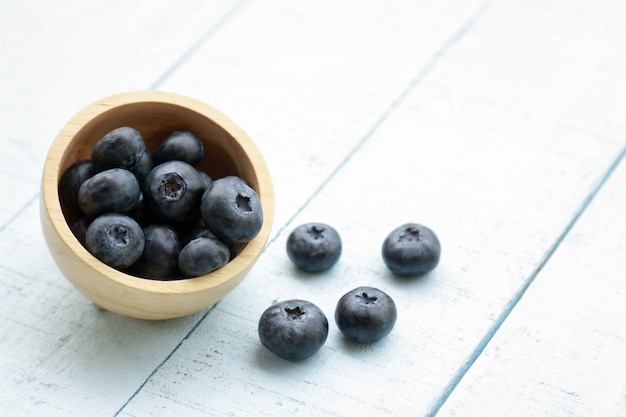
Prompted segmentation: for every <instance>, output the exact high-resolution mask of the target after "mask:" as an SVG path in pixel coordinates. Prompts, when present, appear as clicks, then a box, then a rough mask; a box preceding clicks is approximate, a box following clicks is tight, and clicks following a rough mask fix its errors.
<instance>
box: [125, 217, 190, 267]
mask: <svg viewBox="0 0 626 417" xmlns="http://www.w3.org/2000/svg"><path fill="white" fill-rule="evenodd" d="M143 235H144V242H145V243H144V248H143V253H142V254H141V256H140V257H139V259H138V260H137V261H136V262H135V263H133V265H132V266H131V267H130V269H129V271H128V272H129V273H131V274H133V275H137V276H140V277H143V278H150V279H158V280H170V279H174V278H177V276H178V254H179V252H180V247H179V239H178V234H177V232H176V230H174V229H173V228H172V227H170V226H167V225H162V224H151V225H148V226H146V227H144V228H143Z"/></svg>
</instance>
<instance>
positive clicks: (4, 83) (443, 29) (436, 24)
mask: <svg viewBox="0 0 626 417" xmlns="http://www.w3.org/2000/svg"><path fill="white" fill-rule="evenodd" d="M0 10H1V13H0V23H1V24H0V57H1V58H0V71H1V73H2V75H3V77H0V92H1V93H2V94H0V109H1V110H2V114H3V116H2V118H1V123H2V129H3V133H5V135H4V138H6V140H5V139H2V142H0V146H1V147H2V149H1V150H2V152H0V161H1V162H2V163H0V179H2V181H3V182H2V183H3V184H4V187H6V188H3V190H4V191H5V195H11V196H12V197H11V198H6V199H5V200H4V203H3V204H2V205H0V295H1V296H2V300H3V302H2V303H0V373H1V374H2V375H3V376H5V378H2V380H1V381H0V388H2V389H1V390H0V414H2V415H32V416H38V415H42V416H44V415H45V416H48V415H70V416H73V415H76V416H81V417H82V416H84V415H85V413H86V412H87V413H88V414H93V415H111V416H122V415H124V416H135V417H137V416H148V415H149V416H159V415H163V416H170V415H176V414H180V415H185V416H187V415H189V416H200V415H216V416H221V415H225V416H230V415H235V416H237V415H239V416H241V415H243V416H246V415H254V416H258V415H272V416H275V415H284V414H306V415H312V416H335V415H341V416H352V415H383V416H385V415H387V416H391V415H399V416H404V415H411V416H413V415H417V416H428V417H432V416H434V415H437V414H439V415H486V414H487V415H492V414H494V415H495V414H498V412H500V414H502V415H507V414H508V415H546V414H547V415H550V416H569V415H595V414H597V413H599V415H621V414H623V411H624V410H623V404H624V402H623V384H622V383H620V382H619V377H618V373H619V372H620V371H623V369H622V367H621V365H620V363H621V362H620V358H619V352H621V351H622V350H623V349H624V340H623V334H622V333H621V331H622V330H621V327H620V326H619V317H620V316H619V315H620V314H623V311H622V310H623V309H622V308H621V307H620V304H619V300H620V298H619V297H620V294H621V292H620V290H619V288H618V283H617V279H619V278H618V276H619V275H618V274H616V273H615V272H619V271H621V269H620V266H619V265H620V264H619V259H621V258H620V256H621V251H622V249H621V248H622V246H623V245H621V244H620V243H619V242H620V238H621V235H622V234H623V233H624V231H623V230H622V229H623V228H622V227H621V226H616V225H612V223H611V222H610V221H609V218H608V216H607V218H603V216H604V214H603V213H604V212H606V213H611V212H614V211H615V210H618V207H620V206H621V205H622V203H621V202H622V196H623V193H621V192H620V191H619V190H618V188H619V185H618V184H619V183H620V182H621V180H620V178H621V177H622V176H623V168H620V170H621V171H620V172H622V173H620V174H618V173H617V172H616V174H615V175H616V176H615V180H614V181H615V182H613V181H611V182H609V183H606V184H604V183H603V182H602V180H603V178H604V177H605V175H606V173H607V172H608V171H609V170H610V167H611V165H612V164H613V163H614V162H615V161H616V160H617V159H618V158H619V157H620V155H621V152H622V149H623V148H624V146H625V144H626V141H625V139H624V138H625V136H624V132H626V119H625V118H624V117H623V115H624V112H625V109H626V83H625V81H624V77H623V73H624V69H626V59H625V57H624V54H623V51H624V47H625V46H626V31H625V29H624V28H626V16H625V13H624V8H623V4H622V2H620V1H616V0H599V1H594V2H591V1H588V0H574V1H567V2H565V1H563V0H548V1H544V2H528V1H522V0H493V1H485V2H481V1H478V0H477V1H469V2H460V1H454V0H448V1H440V2H428V1H394V2H374V1H372V2H369V1H365V2H358V3H357V2H341V3H337V2H326V1H317V2H308V3H306V4H305V3H302V4H300V3H294V2H289V1H286V0H284V1H283V0H273V1H270V2H255V1H241V2H230V1H223V2H201V1H186V0H183V1H180V2H178V1H177V2H173V1H165V0H163V1H156V2H152V1H151V2H136V3H129V4H126V3H124V4H122V3H110V2H107V3H104V2H95V3H89V4H87V3H84V4H83V3H80V4H78V2H64V3H58V4H57V3H55V4H54V6H52V5H48V6H45V5H39V4H35V2H32V1H24V2H9V3H6V2H5V3H1V4H0ZM120 11H123V16H120ZM111 22H115V23H114V24H111ZM114 32H115V33H114ZM103 57H111V59H108V58H107V59H102V58H103ZM148 87H153V88H159V89H163V90H168V91H176V92H179V93H182V94H185V95H188V96H191V97H195V98H198V99H200V100H202V101H204V102H207V103H210V104H212V105H214V106H216V107H218V108H219V109H220V110H221V111H223V112H224V113H225V114H228V115H229V117H231V118H232V119H233V120H236V121H237V123H238V124H239V125H240V126H241V127H242V128H243V130H245V131H246V132H247V133H248V134H249V135H250V137H251V138H252V139H253V140H254V141H255V143H256V144H257V145H258V147H259V149H260V151H261V153H262V154H263V155H264V157H265V159H266V161H267V164H268V166H269V168H270V173H271V175H272V179H273V184H274V187H275V194H276V217H275V223H274V227H273V229H272V232H271V234H270V244H269V246H268V247H267V248H266V249H265V251H264V252H263V253H262V255H261V256H260V258H259V260H258V262H257V263H256V265H255V267H254V268H253V269H252V271H251V272H250V274H249V275H248V277H247V278H246V280H245V281H244V282H243V283H242V284H241V285H240V286H238V287H237V288H236V289H235V290H234V291H233V292H231V293H230V294H229V295H228V296H227V297H225V298H224V299H223V300H222V301H221V302H220V303H219V304H218V305H217V306H216V307H215V308H212V309H207V310H204V311H202V312H200V313H198V314H196V315H192V316H189V317H185V318H182V319H176V320H169V321H143V320H135V319H129V318H125V317H122V316H119V315H116V314H112V313H108V312H106V311H102V310H100V309H98V308H95V307H93V306H92V305H91V304H90V302H89V301H88V300H87V299H85V298H84V297H83V296H81V295H80V293H78V292H77V291H75V290H74V289H73V288H72V287H71V285H70V284H69V283H68V282H67V280H65V279H64V278H63V276H62V275H61V273H60V271H59V270H58V268H57V267H56V266H55V264H54V262H53V259H52V257H51V256H50V253H49V251H48V249H47V247H46V245H45V242H44V239H43V236H42V235H41V231H40V227H39V222H38V220H37V217H38V216H39V212H38V207H37V202H38V198H37V197H38V189H39V185H40V184H39V181H40V178H41V171H42V168H43V163H44V160H45V155H46V152H47V149H48V147H49V144H50V143H51V142H52V140H53V138H54V136H55V135H56V133H57V132H58V131H59V129H60V128H61V127H62V126H63V125H64V124H65V123H66V121H67V119H68V118H69V117H70V116H71V115H72V114H74V113H75V112H76V110H77V109H80V108H82V107H83V106H85V105H86V104H88V103H90V102H92V101H93V100H96V99H98V98H100V97H104V96H107V95H110V94H112V93H117V92H119V91H128V90H138V89H145V88H148ZM612 184H613V185H612ZM605 186H606V189H607V191H606V194H603V193H602V191H604V190H603V189H604V188H605ZM598 188H600V189H601V193H600V194H598V200H597V203H595V204H597V208H596V209H594V206H593V205H592V206H590V207H589V214H590V216H589V219H590V220H587V222H589V224H588V226H584V227H583V226H582V225H583V224H584V221H585V220H584V219H586V218H587V216H586V215H585V214H587V213H585V212H586V208H587V206H586V202H587V201H588V199H589V197H590V196H591V195H593V193H594V192H595V191H596V190H597V189H598ZM602 195H606V197H602ZM602 201H604V202H602ZM581 213H582V217H581V218H580V219H581V223H580V224H581V226H580V229H573V230H572V231H574V230H575V232H574V233H573V234H570V235H569V237H568V239H566V240H565V241H564V242H563V247H562V248H559V250H557V251H556V252H554V249H555V248H557V247H558V246H559V244H560V243H561V240H560V239H561V238H562V237H563V235H564V233H565V232H566V231H567V230H568V227H569V226H570V225H571V224H572V221H573V220H574V219H576V218H577V216H578V215H580V214H581ZM593 219H595V220H593ZM409 220H410V221H418V222H422V223H424V224H427V225H429V226H430V227H432V228H433V230H435V231H436V232H437V233H438V235H439V237H440V239H441V241H442V245H443V256H442V259H441V263H440V265H439V267H438V268H437V269H436V270H435V271H433V272H432V273H431V274H429V275H427V276H425V277H423V278H422V279H418V280H411V281H406V280H399V279H397V278H395V277H393V276H392V275H391V274H390V273H389V272H388V271H387V270H386V268H385V266H384V265H383V264H382V261H381V258H380V245H381V244H382V239H383V238H384V236H385V235H386V233H387V232H388V231H389V230H391V229H392V228H393V227H395V226H397V225H398V224H400V223H402V222H405V221H409ZM304 221H326V222H328V223H330V224H333V226H335V227H336V228H337V229H338V230H339V231H340V233H341V234H342V237H343V239H344V254H343V256H342V259H341V260H340V261H339V263H338V264H337V265H336V266H335V267H334V268H333V269H332V270H331V271H329V272H328V273H327V274H322V275H312V274H304V273H302V272H300V271H298V270H296V269H295V268H294V267H293V265H291V264H290V262H289V260H288V259H287V257H286V255H285V253H284V244H285V240H286V237H287V234H288V233H289V231H290V230H291V228H292V227H295V226H296V225H297V224H299V223H301V222H304ZM596 227H597V228H598V229H597V230H596ZM568 242H569V243H568ZM604 242H606V244H605V243H604ZM561 250H562V251H563V252H562V253H563V255H559V253H561V252H560V251H561ZM552 253H554V255H553V256H550V255H551V254H552ZM600 253H602V254H604V256H603V257H602V258H600V259H596V258H597V256H596V258H594V254H595V255H598V254H600ZM586 254H588V255H586ZM602 260H605V261H606V262H605V263H603V264H602V265H604V266H602V265H601V263H602ZM553 263H554V266H552V264H553ZM593 268H598V270H594V271H592V269H593ZM540 270H542V272H541V273H540V274H537V273H538V271H540ZM585 271H586V272H585ZM601 272H604V273H605V274H606V275H607V276H604V274H601ZM544 274H545V275H544ZM562 274H563V275H564V276H561V275H562ZM567 274H569V275H572V276H573V278H572V279H571V280H567V283H564V280H565V279H566V278H567ZM596 274H600V275H596ZM535 276H536V278H535V280H534V281H533V280H532V278H533V277H535ZM588 276H593V277H595V279H593V280H587V279H586V278H587V277H588ZM544 278H545V279H544ZM531 282H532V285H531V286H530V288H529V289H528V291H526V292H524V289H525V288H526V286H527V285H528V284H529V283H531ZM592 282H593V283H596V284H597V285H596V286H594V285H592ZM363 284H366V285H374V286H379V287H380V288H381V289H384V290H386V292H388V293H389V294H391V295H392V296H393V297H394V298H395V300H396V303H397V305H398V308H399V319H398V322H397V324H396V328H395V329H394V331H393V332H392V333H391V334H390V335H389V337H388V338H387V339H385V340H384V341H382V343H380V344H376V345H372V346H355V345H352V344H349V343H346V342H345V341H344V340H343V338H342V337H341V335H340V334H339V332H338V330H337V329H336V326H334V323H333V322H332V314H333V311H334V304H335V302H336V300H337V299H338V298H339V296H340V295H342V294H343V293H344V292H346V291H347V290H349V289H351V288H352V287H354V286H357V285H363ZM607 286H608V289H607ZM544 291H545V295H543V292H544ZM293 297H300V298H308V299H310V300H311V301H314V302H316V303H317V304H318V305H319V306H320V307H322V309H323V310H324V311H325V312H326V313H327V315H328V316H329V318H330V319H331V320H330V321H331V332H330V335H329V339H328V341H327V343H326V345H325V346H324V348H322V350H321V351H320V352H319V353H318V354H317V355H315V356H314V357H312V358H311V359H310V360H308V361H306V362H303V363H289V362H285V361H281V360H278V359H277V358H275V357H273V356H272V355H271V354H270V353H269V352H267V351H266V350H265V349H263V348H262V347H261V345H260V343H259V342H258V338H257V335H256V324H257V320H258V317H259V316H260V314H261V312H262V311H263V309H264V308H265V307H267V305H269V304H270V303H271V302H273V301H275V300H279V299H285V298H293ZM578 306H580V307H581V308H580V309H579V308H577V307H578ZM582 307H584V308H582ZM518 310H519V313H518ZM535 310H536V311H535ZM508 313H510V315H509V317H508V319H507V320H506V321H504V324H502V322H503V318H505V317H506V316H507V314H508ZM613 314H615V316H614V317H613V316H612V315H613ZM570 317H571V318H574V319H576V320H577V321H570ZM500 334H501V335H500ZM579 334H580V336H581V338H578V335H579ZM499 336H500V337H499ZM489 340H491V341H492V343H490V344H488V346H487V348H486V349H485V345H487V342H488V341H489ZM481 353H482V355H481ZM477 357H478V359H477ZM548 359H549V360H551V362H552V364H553V365H554V366H550V365H551V363H547V362H546V360H548ZM475 360H476V362H474V361H475ZM579 364H580V365H579ZM576 366H577V367H576ZM459 381H460V383H459ZM481 381H483V382H481ZM600 381H613V384H612V385H611V386H610V387H609V388H607V387H606V385H605V384H601V383H600ZM541 382H543V385H542V384H541ZM457 384H458V385H457ZM504 390H506V392H505V391H504ZM492 392H493V393H494V395H493V398H492V397H490V394H491V393H492ZM498 394H499V395H498ZM620 395H621V396H620ZM474 396H475V397H476V399H474ZM498 397H499V398H505V399H506V400H507V404H509V406H507V407H500V405H499V404H496V398H498ZM483 406H484V407H483ZM484 408H489V409H490V411H493V413H491V412H488V413H484V412H481V411H484ZM86 410H87V411H86ZM520 410H521V411H520ZM526 411H527V412H526ZM542 411H545V413H544V414H542Z"/></svg>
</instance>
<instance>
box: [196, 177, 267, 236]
mask: <svg viewBox="0 0 626 417" xmlns="http://www.w3.org/2000/svg"><path fill="white" fill-rule="evenodd" d="M200 212H201V215H202V220H204V223H205V224H206V226H207V227H208V228H209V229H211V231H212V232H213V233H214V234H215V236H217V237H218V238H219V239H221V240H223V241H226V242H247V241H249V240H251V239H252V238H254V237H255V236H256V235H257V234H258V233H259V231H260V230H261V226H262V225H263V208H262V207H261V201H260V199H259V196H258V194H257V193H256V192H255V191H254V190H253V189H252V188H250V187H249V186H248V184H246V182H245V181H244V180H243V179H241V178H239V177H235V176H229V177H223V178H219V179H216V180H215V181H213V184H212V185H211V187H210V188H209V189H207V190H206V191H205V193H204V195H203V196H202V202H201V206H200Z"/></svg>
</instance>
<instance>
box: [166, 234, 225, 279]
mask: <svg viewBox="0 0 626 417" xmlns="http://www.w3.org/2000/svg"><path fill="white" fill-rule="evenodd" d="M229 260H230V251H229V249H228V246H226V245H225V244H224V243H223V242H222V241H220V240H218V239H217V238H214V237H200V238H197V239H193V240H192V241H190V242H189V243H188V244H187V245H185V247H184V248H182V249H181V251H180V254H179V255H178V268H179V269H180V272H181V273H182V274H183V275H184V276H186V277H189V278H192V277H198V276H200V275H204V274H208V273H210V272H213V271H215V270H216V269H218V268H221V267H222V266H224V265H226V264H227V263H228V261H229Z"/></svg>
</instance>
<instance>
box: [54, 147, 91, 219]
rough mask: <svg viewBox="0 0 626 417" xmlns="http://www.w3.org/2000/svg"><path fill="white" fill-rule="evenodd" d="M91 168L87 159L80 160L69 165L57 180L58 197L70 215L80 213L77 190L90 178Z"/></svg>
mask: <svg viewBox="0 0 626 417" xmlns="http://www.w3.org/2000/svg"><path fill="white" fill-rule="evenodd" d="M92 175H93V168H92V166H91V161H90V160H89V159H81V160H79V161H76V162H74V163H73V164H72V165H70V166H69V167H68V168H67V169H66V170H65V171H64V172H63V175H61V178H60V179H59V197H60V199H61V202H62V203H63V204H65V208H66V209H67V210H68V211H69V213H72V214H78V213H80V207H79V205H78V190H79V189H80V186H81V185H82V183H83V182H85V181H86V180H88V179H89V178H91V176H92Z"/></svg>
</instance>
